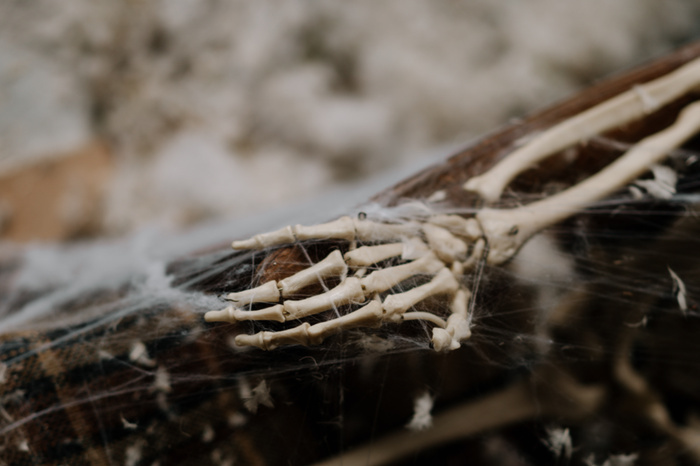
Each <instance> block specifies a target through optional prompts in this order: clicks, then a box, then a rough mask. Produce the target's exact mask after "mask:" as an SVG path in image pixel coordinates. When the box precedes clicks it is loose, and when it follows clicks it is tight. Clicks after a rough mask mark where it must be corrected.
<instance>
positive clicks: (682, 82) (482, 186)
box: [464, 59, 700, 202]
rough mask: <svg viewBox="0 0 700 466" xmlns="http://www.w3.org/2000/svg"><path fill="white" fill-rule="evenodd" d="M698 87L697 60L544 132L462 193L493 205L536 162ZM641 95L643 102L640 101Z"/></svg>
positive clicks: (699, 67)
mask: <svg viewBox="0 0 700 466" xmlns="http://www.w3.org/2000/svg"><path fill="white" fill-rule="evenodd" d="M698 85H700V59H695V60H693V61H691V62H689V63H687V64H685V65H684V66H682V67H680V68H678V69H677V70H675V71H673V72H671V73H669V74H667V75H665V76H663V77H661V78H657V79H655V80H653V81H650V82H648V83H646V84H643V85H637V86H635V88H633V89H631V90H629V91H627V92H623V93H621V94H619V95H617V96H615V97H613V98H612V99H609V100H606V101H605V102H603V103H601V104H598V105H596V106H594V107H592V108H590V109H588V110H586V111H585V112H582V113H579V114H578V115H576V116H574V117H572V118H569V119H567V120H565V121H563V122H561V123H559V124H557V125H555V126H554V127H552V128H550V129H548V130H546V131H544V132H543V133H542V134H540V135H538V136H536V137H535V138H533V139H532V140H531V141H529V142H528V143H527V144H525V145H524V146H523V147H521V148H519V149H517V150H515V151H514V152H513V153H511V154H510V155H508V156H507V157H505V158H504V159H503V160H501V161H500V162H499V163H498V164H496V165H495V166H494V167H493V168H491V169H490V170H488V171H487V172H486V173H484V174H483V175H480V176H475V177H473V178H471V179H469V180H468V181H467V182H466V183H465V184H464V189H466V190H467V191H474V192H476V193H478V194H479V195H480V196H481V197H482V198H483V199H485V200H486V201H488V202H495V201H496V200H498V198H499V197H500V196H501V193H502V192H503V190H504V189H505V187H506V186H507V185H508V184H509V183H510V182H511V181H512V180H513V179H514V178H515V177H516V176H517V175H518V174H519V173H521V172H523V171H524V170H527V169H529V168H530V167H532V166H533V165H534V164H536V163H537V162H539V161H541V160H543V159H545V158H547V157H548V156H550V155H552V154H554V153H556V152H558V151H560V150H562V149H566V148H567V147H569V146H572V145H574V144H576V143H578V142H580V141H583V140H585V139H587V138H589V137H591V136H594V135H597V134H600V133H602V132H604V131H606V130H609V129H612V128H614V127H619V126H621V125H624V124H625V123H628V122H630V121H633V120H635V119H638V118H641V117H643V116H644V115H646V114H647V113H648V110H649V108H648V102H649V101H653V102H655V103H656V105H657V106H662V105H666V104H667V103H669V102H671V101H673V100H675V99H677V98H679V97H681V96H682V95H684V94H687V93H688V92H690V91H692V90H693V89H695V88H697V87H698ZM640 95H642V96H644V98H640Z"/></svg>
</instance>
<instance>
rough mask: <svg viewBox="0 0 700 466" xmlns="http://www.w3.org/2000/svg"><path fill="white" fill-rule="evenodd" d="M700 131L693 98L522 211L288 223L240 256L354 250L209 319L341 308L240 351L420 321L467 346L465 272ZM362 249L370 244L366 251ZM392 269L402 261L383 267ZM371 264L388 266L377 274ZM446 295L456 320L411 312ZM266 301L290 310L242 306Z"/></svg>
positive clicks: (599, 123) (564, 141)
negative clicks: (310, 243)
mask: <svg viewBox="0 0 700 466" xmlns="http://www.w3.org/2000/svg"><path fill="white" fill-rule="evenodd" d="M699 83H700V61H698V60H696V61H693V62H690V63H688V64H687V65H685V66H683V67H681V68H679V69H678V70H676V71H674V72H673V73H670V74H669V75H667V76H664V77H663V78H659V79H657V80H655V81H652V82H650V83H647V84H645V85H644V87H643V88H642V87H640V86H637V87H636V88H634V89H632V90H630V91H627V92H624V93H622V94H620V95H618V96H617V97H615V98H613V99H610V100H608V101H606V102H603V103H602V104H600V105H597V106H595V107H593V108H591V109H590V110H587V111H585V112H583V113H581V114H579V115H577V116H576V117H575V118H572V119H570V120H566V121H564V122H562V123H560V124H558V125H556V126H554V127H552V128H550V129H549V130H547V131H545V132H544V133H542V134H540V135H539V136H538V137H536V138H535V139H533V140H532V141H530V142H529V143H528V144H526V145H525V146H523V147H522V148H520V149H518V150H516V151H515V152H513V153H512V154H511V155H509V156H507V157H506V158H505V159H504V160H502V161H501V162H500V163H499V164H497V165H496V166H495V167H494V168H492V169H491V170H489V171H487V172H486V173H484V174H482V175H481V176H478V177H475V178H472V179H471V180H469V181H468V182H467V183H466V184H465V186H464V188H465V189H467V190H470V191H475V192H477V193H479V194H480V195H481V197H482V198H484V199H485V200H487V201H493V200H495V199H497V198H498V197H499V196H500V193H501V192H502V190H503V188H504V187H505V186H506V185H507V184H508V183H509V182H510V181H511V180H512V179H513V178H515V176H517V175H518V174H519V173H521V172H523V171H524V170H527V169H528V168H530V166H531V165H532V164H533V163H536V162H537V161H539V160H542V159H544V158H545V157H547V156H549V155H551V154H553V153H555V152H557V151H560V150H562V149H565V148H566V147H570V146H571V145H573V144H576V143H578V142H580V141H582V140H585V139H586V138H588V137H590V136H592V135H595V134H597V133H599V132H602V131H605V130H608V129H611V128H614V127H616V126H620V125H622V124H625V123H627V122H629V121H631V120H634V119H636V118H641V117H643V116H644V115H645V114H646V113H647V112H648V111H650V109H649V102H650V100H651V101H652V102H653V103H654V106H655V107H660V106H663V105H665V104H667V103H669V102H671V101H673V100H674V99H677V98H678V97H680V96H683V95H684V94H686V93H688V92H689V91H690V90H692V89H694V88H695V87H697V86H698V84H699ZM699 130H700V103H692V104H690V105H688V106H687V107H686V108H685V109H684V110H683V111H682V112H681V113H680V115H679V117H678V119H677V121H676V122H675V123H674V124H673V125H671V126H670V127H668V128H666V129H664V130H662V131H660V132H658V133H656V134H653V135H651V136H649V137H647V138H645V139H643V140H641V141H640V142H638V143H637V144H636V145H635V146H633V147H632V148H631V149H630V150H629V151H628V152H627V153H626V154H624V155H623V156H622V157H620V158H619V159H617V160H616V161H615V162H613V163H612V164H610V165H609V166H608V167H606V168H605V169H603V170H601V171H600V172H599V173H597V174H595V175H594V176H591V177H590V178H588V179H586V180H584V181H583V182H581V183H579V184H577V185H574V186H572V187H570V188H568V189H566V190H564V191H562V192H560V193H558V194H556V195H554V196H551V197H550V198H547V199H544V200H541V201H538V202H534V203H532V204H528V205H525V206H522V207H518V208H514V209H500V210H499V209H494V208H485V209H482V210H480V211H479V212H478V213H476V215H474V216H473V217H471V218H464V217H462V216H459V215H434V216H427V217H426V218H424V219H421V220H419V221H411V222H407V223H406V222H405V223H395V224H388V223H380V222H374V221H370V220H365V219H353V218H350V217H343V218H340V219H338V220H336V221H334V222H330V223H326V224H322V225H315V226H311V227H304V226H299V225H298V226H295V227H286V228H284V229H282V230H279V231H276V232H272V233H264V234H261V235H257V236H254V237H253V238H251V239H249V240H246V241H236V242H234V243H233V247H234V249H264V248H267V247H270V246H277V245H282V244H293V243H295V242H297V241H306V240H315V239H333V240H341V241H344V242H346V243H348V244H349V248H348V251H347V252H346V253H345V254H344V255H343V254H341V252H340V251H339V250H335V251H333V252H331V253H330V254H329V255H328V256H327V257H326V258H325V259H324V260H322V261H321V262H319V263H317V264H315V265H313V266H312V267H310V268H308V269H306V270H302V271H301V272H299V273H297V274H295V275H293V276H291V277H288V278H285V279H284V280H280V281H270V282H267V283H265V284H263V285H261V286H259V287H257V288H253V289H249V290H245V291H242V292H238V293H231V294H229V295H228V297H227V299H228V300H230V301H232V302H233V304H232V305H231V306H229V307H228V308H226V309H224V310H221V311H211V312H208V313H207V314H206V315H205V319H206V320H207V321H225V322H238V321H242V320H272V321H277V322H287V321H289V320H298V319H302V318H305V317H308V316H312V315H316V314H319V313H322V312H326V311H330V310H335V311H336V313H337V315H338V317H336V318H334V319H330V320H327V321H324V322H321V323H317V324H314V325H310V324H309V323H302V324H301V325H299V326H297V327H294V328H291V329H288V330H283V331H279V332H267V331H265V332H260V333H257V334H254V335H239V336H237V337H236V340H235V341H236V343H237V344H239V345H246V346H247V345H253V346H258V347H260V348H263V349H273V348H276V347H277V346H279V345H283V344H303V345H312V344H319V343H321V342H322V341H323V339H324V338H326V337H328V336H329V335H331V334H334V333H337V332H340V331H341V330H344V329H349V328H357V327H376V326H379V325H381V324H383V323H385V322H394V323H397V322H401V321H404V320H416V319H420V320H424V321H428V322H431V323H432V324H434V325H435V327H434V329H433V336H432V343H433V347H434V348H435V349H436V350H438V351H441V350H449V349H456V348H459V346H460V343H461V342H462V341H464V340H465V339H467V338H469V336H470V334H471V332H470V322H471V317H470V314H469V310H468V307H469V306H468V302H469V298H470V294H471V293H470V291H469V290H468V289H467V288H466V286H465V284H464V279H463V276H464V274H465V272H469V271H471V270H472V269H473V268H474V267H475V265H476V264H477V263H478V262H479V261H480V260H481V259H482V258H483V259H485V260H486V261H487V262H488V263H490V264H492V265H499V264H503V263H505V262H507V261H508V260H509V259H511V258H512V257H513V256H514V255H515V254H517V252H518V250H519V249H520V247H521V246H522V245H523V244H524V243H525V242H526V241H527V240H528V239H529V238H531V237H532V236H533V235H534V234H536V233H538V232H540V231H542V230H544V229H546V228H548V227H549V226H552V225H554V224H556V223H558V222H560V221H562V220H564V219H566V218H568V217H570V216H572V215H574V214H576V213H577V212H580V211H581V210H582V209H584V208H586V207H588V206H591V205H592V204H593V203H595V202H597V201H599V200H601V199H603V198H605V197H607V196H609V195H611V194H612V193H614V192H615V191H617V190H619V189H621V188H623V187H624V186H625V185H626V184H628V183H630V182H632V181H634V180H635V179H636V178H638V177H639V176H640V175H642V174H644V173H645V172H646V171H648V170H649V169H650V167H652V166H653V165H654V164H657V163H659V162H660V161H662V160H663V159H664V158H665V157H667V155H668V153H669V152H670V151H672V150H673V149H675V148H677V147H679V146H680V145H681V144H683V143H684V142H685V141H686V140H688V139H689V138H691V137H693V136H694V135H695V134H696V133H697V132H698V131H699ZM358 242H360V243H365V244H367V245H366V246H361V247H358V248H354V246H355V245H356V243H358ZM386 263H391V264H392V265H390V266H383V265H384V264H386ZM370 267H375V268H376V270H375V271H373V272H372V273H370V274H369V275H366V273H367V271H368V268H370ZM420 276H428V277H432V278H431V280H430V281H429V282H428V283H425V284H423V285H420V286H417V287H415V288H412V289H409V290H407V291H403V292H399V293H395V294H389V295H386V293H387V292H388V291H390V290H392V289H393V288H395V287H396V286H397V285H399V284H400V283H402V282H405V281H407V280H409V279H412V278H414V277H420ZM327 278H337V279H339V280H340V284H338V285H337V286H336V287H334V288H332V289H330V290H328V291H326V292H324V293H321V294H318V295H316V296H312V297H309V298H307V299H303V300H291V299H288V298H289V297H290V296H291V295H292V294H294V293H296V292H298V291H300V290H302V289H304V288H305V287H307V286H310V285H313V284H318V283H323V280H324V279H327ZM434 296H438V297H444V298H445V299H446V300H447V301H448V302H449V306H450V312H451V313H450V315H449V317H448V318H447V320H444V319H443V318H442V317H440V316H438V315H436V314H434V313H432V312H423V311H411V309H412V308H413V307H414V306H415V305H417V304H419V303H421V302H423V301H425V300H427V299H428V298H431V297H434ZM254 303H278V304H274V305H272V306H270V307H267V308H264V309H260V310H243V309H242V306H247V305H250V304H254ZM343 306H352V307H355V308H356V310H354V311H351V312H349V313H345V314H342V315H341V313H340V312H338V310H339V308H340V307H343Z"/></svg>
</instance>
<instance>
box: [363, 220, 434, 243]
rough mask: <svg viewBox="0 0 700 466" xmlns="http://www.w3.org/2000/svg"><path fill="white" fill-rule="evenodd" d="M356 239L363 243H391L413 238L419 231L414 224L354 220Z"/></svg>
mask: <svg viewBox="0 0 700 466" xmlns="http://www.w3.org/2000/svg"><path fill="white" fill-rule="evenodd" d="M355 231H356V232H357V236H356V239H358V240H360V241H365V242H374V241H377V242H379V241H392V240H394V241H395V240H397V239H401V238H405V237H413V236H416V235H417V234H418V232H419V231H420V225H419V224H418V223H416V222H405V223H378V222H373V221H371V220H355Z"/></svg>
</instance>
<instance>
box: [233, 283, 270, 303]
mask: <svg viewBox="0 0 700 466" xmlns="http://www.w3.org/2000/svg"><path fill="white" fill-rule="evenodd" d="M226 299H227V300H229V301H233V302H234V303H236V304H238V305H239V306H245V305H247V304H250V303H276V302H277V301H279V300H280V291H279V289H278V288H277V283H276V282H274V281H269V282H267V283H265V284H263V285H260V286H258V287H255V288H251V289H249V290H244V291H239V292H237V293H229V294H228V295H227V296H226Z"/></svg>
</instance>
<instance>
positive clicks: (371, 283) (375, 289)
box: [361, 253, 445, 294]
mask: <svg viewBox="0 0 700 466" xmlns="http://www.w3.org/2000/svg"><path fill="white" fill-rule="evenodd" d="M444 267H445V264H443V263H442V262H441V261H440V260H439V259H438V258H437V257H435V254H433V253H430V254H427V255H425V256H423V257H421V258H420V259H418V260H415V261H413V262H407V263H406V264H401V265H397V266H394V267H389V268H386V269H381V270H377V271H375V272H372V273H371V274H369V275H367V276H366V277H365V278H363V279H362V280H361V283H362V288H364V290H365V293H366V294H374V293H383V292H384V291H386V290H389V289H391V288H393V287H395V286H396V285H398V284H399V283H401V282H402V281H404V280H408V279H409V278H411V277H415V276H417V275H421V274H434V273H436V272H437V271H438V270H440V269H442V268H444Z"/></svg>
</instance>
